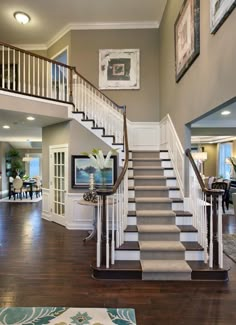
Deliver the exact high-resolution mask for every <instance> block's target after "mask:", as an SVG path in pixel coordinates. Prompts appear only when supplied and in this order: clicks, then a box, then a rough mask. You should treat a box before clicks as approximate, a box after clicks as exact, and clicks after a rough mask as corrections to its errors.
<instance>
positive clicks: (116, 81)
mask: <svg viewBox="0 0 236 325" xmlns="http://www.w3.org/2000/svg"><path fill="white" fill-rule="evenodd" d="M139 70H140V51H139V49H121V50H118V49H114V50H112V49H102V50H99V88H100V89H139V88H140V76H139V75H140V71H139Z"/></svg>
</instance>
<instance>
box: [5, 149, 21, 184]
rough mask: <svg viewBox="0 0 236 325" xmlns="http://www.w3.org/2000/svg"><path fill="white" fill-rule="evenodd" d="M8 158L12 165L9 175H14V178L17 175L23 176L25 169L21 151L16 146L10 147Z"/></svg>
mask: <svg viewBox="0 0 236 325" xmlns="http://www.w3.org/2000/svg"><path fill="white" fill-rule="evenodd" d="M7 160H8V161H9V162H10V165H11V172H10V175H9V176H12V177H14V178H15V177H16V176H22V174H23V173H24V170H23V162H22V158H21V155H20V152H19V151H18V150H16V149H14V148H13V149H10V150H9V151H8V152H7Z"/></svg>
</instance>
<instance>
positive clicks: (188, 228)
mask: <svg viewBox="0 0 236 325" xmlns="http://www.w3.org/2000/svg"><path fill="white" fill-rule="evenodd" d="M178 227H179V229H180V231H181V232H197V229H196V228H195V227H194V226H191V225H178Z"/></svg>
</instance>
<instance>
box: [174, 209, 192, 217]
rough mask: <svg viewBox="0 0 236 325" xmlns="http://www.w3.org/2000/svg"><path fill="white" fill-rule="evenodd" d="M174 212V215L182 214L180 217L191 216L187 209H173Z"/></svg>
mask: <svg viewBox="0 0 236 325" xmlns="http://www.w3.org/2000/svg"><path fill="white" fill-rule="evenodd" d="M174 213H175V214H176V216H182V217H192V215H193V214H192V213H191V212H189V211H182V210H174Z"/></svg>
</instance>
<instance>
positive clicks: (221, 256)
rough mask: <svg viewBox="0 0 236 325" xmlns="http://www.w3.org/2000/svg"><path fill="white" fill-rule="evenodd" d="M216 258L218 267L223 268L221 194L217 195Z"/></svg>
mask: <svg viewBox="0 0 236 325" xmlns="http://www.w3.org/2000/svg"><path fill="white" fill-rule="evenodd" d="M217 237H218V259H219V267H220V268H223V238H222V195H219V197H218V236H217Z"/></svg>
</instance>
